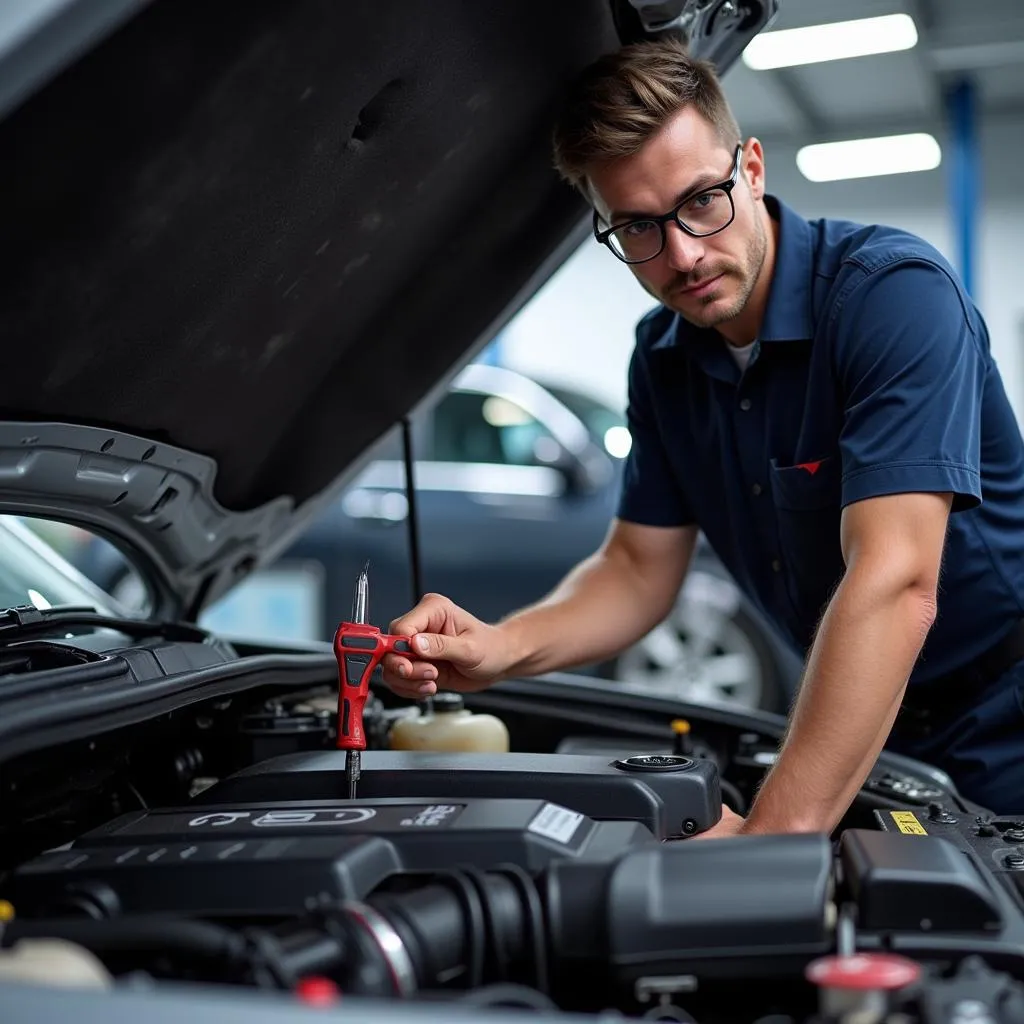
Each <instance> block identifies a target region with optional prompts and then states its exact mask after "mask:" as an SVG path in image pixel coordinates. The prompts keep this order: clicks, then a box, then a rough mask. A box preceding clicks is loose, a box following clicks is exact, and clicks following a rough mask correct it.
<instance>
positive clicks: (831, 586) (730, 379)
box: [385, 42, 1024, 836]
mask: <svg viewBox="0 0 1024 1024" xmlns="http://www.w3.org/2000/svg"><path fill="white" fill-rule="evenodd" d="M554 138H555V158H556V165H557V167H558V169H559V171H560V172H561V174H562V175H563V177H564V178H566V179H567V180H568V181H569V182H571V183H572V184H573V185H574V186H576V187H577V188H578V189H579V190H580V191H581V192H582V193H583V195H584V196H585V197H586V198H587V199H588V201H589V202H590V203H591V205H592V206H593V209H594V232H595V236H596V239H597V240H598V241H599V242H601V243H603V244H604V245H605V246H606V247H607V248H608V249H609V250H610V253H611V254H612V256H611V257H610V258H617V259H619V260H620V261H622V262H624V263H625V264H627V265H628V266H629V268H630V270H632V272H633V274H634V275H635V276H636V278H637V280H638V281H639V282H640V283H641V285H642V286H643V287H644V288H645V289H646V290H647V291H648V292H649V293H650V294H651V295H652V296H653V297H654V298H655V299H657V300H658V302H659V303H660V305H659V306H658V308H656V309H655V310H653V311H652V312H650V313H649V314H648V315H646V316H645V317H644V318H643V319H642V320H641V321H640V323H639V325H638V328H637V333H636V348H635V350H634V352H633V355H632V359H631V363H630V369H629V386H628V424H629V429H630V430H631V432H632V438H633V444H632V449H631V452H630V454H629V457H628V460H627V464H626V467H625V476H624V484H623V492H622V495H621V501H620V505H619V508H618V512H617V518H616V519H615V520H614V522H613V523H612V525H611V528H610V531H609V533H608V536H607V538H606V540H605V542H604V544H603V546H602V547H601V549H600V550H599V551H598V552H596V553H595V554H594V555H593V556H592V557H590V558H589V559H587V560H585V561H584V562H583V563H581V564H580V565H579V566H577V567H576V568H575V569H574V570H573V571H572V572H571V573H570V574H569V575H568V576H567V577H566V579H565V580H564V581H563V582H562V583H561V584H560V585H559V586H558V587H557V588H556V589H555V590H554V592H553V593H551V594H550V595H549V596H548V597H546V598H545V599H544V600H542V601H541V602H539V603H538V604H537V605H535V606H533V607H530V608H528V609H524V610H522V611H520V612H517V613H515V614H513V615H511V616H510V617H508V618H507V619H505V620H503V621H502V622H500V623H499V624H497V625H490V624H486V623H483V622H481V621H479V620H477V619H475V618H474V617H473V616H472V615H471V614H470V613H469V612H467V611H465V610H463V609H461V608H459V607H457V606H455V605H454V604H453V603H452V602H451V601H449V600H448V599H446V598H444V597H442V596H439V595H433V594H432V595H428V596H426V597H425V598H424V599H423V600H422V601H421V602H420V603H419V604H418V605H417V606H416V607H415V608H414V609H413V610H412V611H410V612H409V613H408V614H406V615H404V616H402V617H401V618H399V619H397V620H396V621H395V622H393V623H392V625H391V630H392V632H396V633H401V634H405V635H410V636H412V635H415V639H414V641H413V643H414V647H415V649H416V650H417V651H420V652H422V653H423V657H424V660H416V659H413V660H410V659H409V658H403V657H400V656H390V657H389V660H388V662H387V663H386V666H385V679H386V681H387V682H388V685H390V686H391V687H392V688H393V689H394V690H395V691H396V692H398V693H400V694H402V695H405V696H410V697H422V696H424V695H427V694H429V693H432V692H433V691H434V688H435V686H440V687H442V688H445V689H455V690H473V689H479V688H482V687H485V686H487V685H488V684H490V683H492V682H493V681H495V680H498V679H501V678H505V677H509V676H524V675H535V674H539V673H544V672H548V671H552V670H556V669H563V668H567V667H570V666H576V665H581V664H591V663H595V662H599V661H602V660H605V659H607V658H610V657H612V656H614V655H615V654H616V653H618V652H619V651H621V650H623V649H624V648H626V647H628V646H629V645H631V644H633V643H634V642H636V641H637V640H638V639H640V638H641V637H642V636H643V635H644V634H645V633H647V632H648V631H649V630H650V629H651V628H653V627H654V626H655V625H656V624H657V623H659V622H660V621H662V620H663V619H664V618H665V616H666V615H667V614H668V612H669V610H670V609H671V607H672V604H673V602H674V601H675V600H676V597H677V595H678V593H679V589H680V586H681V584H682V582H683V579H684V575H685V573H686V570H687V566H688V563H689V561H690V558H691V555H692V553H693V550H694V545H695V543H696V541H697V535H698V530H702V531H703V532H704V534H705V535H706V537H707V539H708V541H709V543H710V544H711V546H712V547H713V548H714V550H715V551H716V552H717V553H718V555H719V557H720V558H721V560H722V561H723V563H724V564H725V566H726V567H727V568H728V569H729V570H730V572H731V573H732V574H733V576H734V577H735V579H736V581H737V583H738V584H739V585H740V586H741V587H742V588H743V589H744V590H745V591H746V592H747V593H748V594H749V595H750V596H751V598H752V599H753V600H754V601H755V603H756V604H757V605H758V606H759V607H760V608H761V609H762V610H763V611H764V612H765V613H766V615H767V616H768V617H769V618H770V619H771V620H772V621H773V622H774V623H775V624H776V626H777V627H778V628H779V629H780V630H781V631H782V632H783V633H784V634H785V635H786V636H787V637H788V638H789V639H790V640H791V641H792V642H793V644H794V645H795V646H796V647H797V648H798V649H799V650H801V651H802V652H803V653H804V654H805V668H804V672H803V677H802V679H801V682H800V687H799V691H798V693H797V696H796V699H795V701H794V704H793V707H792V709H791V712H790V718H789V726H788V729H787V732H786V736H785V738H784V740H783V743H782V745H781V747H780V751H779V756H778V758H777V760H776V763H775V765H774V768H773V769H772V770H771V771H770V772H769V773H768V775H767V777H766V778H765V781H764V783H763V785H762V786H761V788H760V790H759V792H758V795H757V797H756V799H755V800H754V802H753V803H752V805H751V808H750V810H749V812H748V814H747V815H746V817H745V818H743V817H740V816H738V815H736V814H733V813H732V812H731V811H728V810H727V809H726V810H724V812H723V818H722V821H721V822H720V823H719V824H718V825H717V826H715V828H714V829H712V830H711V831H710V832H708V833H705V835H710V836H722V835H731V834H740V833H765V832H790V831H825V832H827V831H830V830H831V829H832V828H833V827H834V826H835V825H836V824H837V823H838V822H839V820H840V818H841V817H842V815H843V814H844V812H845V811H846V809H847V808H848V806H849V805H850V803H851V802H852V800H853V798H854V796H855V795H856V793H857V791H858V789H859V788H860V787H861V785H862V784H863V782H864V781H865V779H866V777H867V775H868V772H869V771H870V769H871V767H872V766H873V764H874V762H875V760H876V758H877V756H878V754H879V752H880V750H881V749H882V747H883V745H888V746H889V747H890V749H895V750H897V751H900V752H903V753H906V754H910V755H913V756H916V757H919V758H922V759H923V760H925V761H927V762H930V763H932V764H935V765H937V766H939V767H941V768H943V769H945V770H946V771H947V772H949V773H950V775H951V776H952V777H953V779H954V781H955V782H956V783H957V785H958V786H959V788H960V790H961V792H962V793H963V795H965V796H967V797H969V798H971V799H973V800H976V801H978V802H979V803H981V804H982V805H984V806H986V807H988V808H990V809H992V810H994V811H997V812H1004V813H1005V812H1008V811H1018V810H1021V809H1024V711H1022V696H1024V664H1022V658H1024V625H1022V614H1024V442H1022V438H1021V434H1020V430H1019V428H1018V425H1017V422H1016V419H1015V417H1014V414H1013V412H1012V410H1011V407H1010V405H1009V402H1008V401H1007V398H1006V395H1005V393H1004V390H1003V385H1002V382H1001V380H1000V376H999V372H998V370H997V368H996V365H995V363H994V362H993V359H992V355H991V353H990V350H989V338H988V333H987V329H986V326H985V323H984V321H983V319H982V317H981V315H980V314H979V312H978V310H977V309H976V308H975V306H974V304H973V303H972V301H971V299H970V298H969V296H968V295H967V294H966V293H965V291H964V288H963V286H962V284H961V283H960V281H959V280H958V279H957V276H956V274H955V273H954V271H953V270H952V269H951V268H950V266H949V265H948V264H947V261H946V260H945V259H944V258H943V257H942V256H941V255H940V254H939V253H938V252H937V251H936V250H935V249H934V248H932V246H930V245H928V244H927V243H926V242H924V241H923V240H921V239H919V238H916V237H914V236H912V235H910V234H907V233H906V232H904V231H899V230H895V229H893V228H889V227H883V226H877V225H875V226H860V225H856V224H852V223H847V222H844V221H838V220H812V221H808V220H805V219H803V218H801V217H800V216H798V215H797V214H796V213H795V212H794V211H793V210H791V209H790V208H788V207H787V206H786V205H784V204H783V203H782V202H780V201H779V200H778V199H776V198H775V197H773V196H770V195H767V194H766V192H765V187H766V184H765V155H764V152H763V150H762V146H761V144H760V142H759V141H758V140H757V139H755V138H749V139H747V140H746V141H742V140H741V136H740V131H739V128H738V126H737V124H736V121H735V119H734V117H733V115H732V112H731V111H730V108H729V106H728V103H727V101H726V100H725V98H724V96H723V94H722V91H721V88H720V85H719V83H718V82H717V81H716V78H715V76H714V73H713V71H712V69H711V68H710V66H709V65H705V64H703V63H700V62H698V61H695V60H693V59H691V58H689V57H688V56H687V54H686V52H685V49H684V48H683V47H682V46H681V45H679V44H676V43H669V42H653V43H641V44H637V45H634V46H630V47H626V48H624V49H623V50H621V51H620V52H618V53H617V54H613V55H609V56H607V57H604V58H602V59H601V60H600V61H598V62H597V63H596V64H595V65H594V66H592V67H591V68H590V69H588V70H587V71H586V72H585V73H584V74H583V76H582V77H581V79H580V80H579V82H578V83H577V84H576V85H575V86H574V87H573V90H572V92H571V95H570V96H569V98H568V102H567V104H566V107H565V110H564V111H563V114H562V116H561V119H560V121H559V123H558V125H557V127H556V131H555V137H554ZM883 187H884V184H880V185H879V188H883ZM908 684H909V685H908Z"/></svg>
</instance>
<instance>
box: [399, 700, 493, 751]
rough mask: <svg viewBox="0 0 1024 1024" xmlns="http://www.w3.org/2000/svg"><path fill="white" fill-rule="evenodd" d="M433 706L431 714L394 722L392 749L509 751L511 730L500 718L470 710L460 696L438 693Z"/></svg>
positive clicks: (427, 713) (426, 713)
mask: <svg viewBox="0 0 1024 1024" xmlns="http://www.w3.org/2000/svg"><path fill="white" fill-rule="evenodd" d="M432 703H433V707H432V708H431V709H430V710H429V711H425V712H423V713H422V714H420V715H418V716H415V717H410V718H402V719H399V720H398V721H397V722H395V724H394V725H393V726H392V727H391V749H392V750H447V751H453V750H458V751H473V752H476V753H491V754H500V753H505V752H507V751H508V729H506V728H505V723H504V722H503V721H502V720H501V719H500V718H496V717H495V716H494V715H477V714H474V713H473V712H472V711H469V710H467V709H466V707H465V705H464V703H463V700H462V696H461V695H460V694H458V693H438V694H437V695H436V696H435V697H434V698H433V702H432Z"/></svg>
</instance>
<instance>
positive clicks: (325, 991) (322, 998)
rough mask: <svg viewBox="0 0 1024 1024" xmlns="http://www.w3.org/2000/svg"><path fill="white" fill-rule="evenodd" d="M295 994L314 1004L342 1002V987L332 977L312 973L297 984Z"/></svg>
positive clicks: (323, 1004) (328, 1004) (326, 1004)
mask: <svg viewBox="0 0 1024 1024" xmlns="http://www.w3.org/2000/svg"><path fill="white" fill-rule="evenodd" d="M295 995H296V996H298V997H299V999H301V1000H302V1001H303V1002H304V1003H310V1004H311V1005H313V1006H330V1005H332V1004H334V1003H340V1002H341V989H340V988H338V986H337V985H335V984H334V982H333V981H331V979H330V978H322V977H320V976H319V975H315V974H313V975H310V976H309V977H308V978H302V979H301V980H300V981H299V983H298V984H297V985H296V986H295Z"/></svg>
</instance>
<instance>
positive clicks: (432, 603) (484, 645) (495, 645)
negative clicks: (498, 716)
mask: <svg viewBox="0 0 1024 1024" xmlns="http://www.w3.org/2000/svg"><path fill="white" fill-rule="evenodd" d="M388 632H389V633H392V634H393V635H395V636H407V637H409V638H410V644H411V646H412V649H413V651H414V652H415V653H414V655H413V656H411V657H405V656H403V655H401V654H388V655H386V656H385V657H384V660H383V663H382V667H383V670H384V682H385V683H386V684H387V685H388V686H389V687H390V688H391V689H392V690H394V692H395V693H397V694H398V695H399V696H400V697H407V698H409V699H411V700H422V699H423V698H425V697H430V696H432V695H433V694H434V693H436V692H437V691H438V690H439V689H441V690H462V691H468V690H482V689H484V688H485V687H487V686H489V685H490V684H491V683H493V682H495V681H496V680H497V679H498V678H499V676H500V674H501V672H502V671H504V670H505V669H506V668H507V666H508V664H509V662H510V660H511V659H509V658H508V657H507V656H506V652H505V647H506V638H505V635H504V634H503V632H502V630H501V629H500V628H498V627H497V626H489V625H487V623H485V622H481V621H480V620H479V619H477V618H474V617H473V616H472V615H470V614H469V612H467V611H465V610H464V609H462V608H460V607H459V606H458V605H457V604H454V603H453V602H451V601H449V600H448V598H447V597H442V596H441V595H440V594H427V595H426V596H425V597H424V598H423V599H422V600H421V601H420V603H419V604H418V605H416V607H415V608H413V609H412V611H410V612H408V613H407V614H405V615H403V616H402V617H401V618H399V619H395V620H394V621H393V622H392V623H391V625H390V626H389V627H388Z"/></svg>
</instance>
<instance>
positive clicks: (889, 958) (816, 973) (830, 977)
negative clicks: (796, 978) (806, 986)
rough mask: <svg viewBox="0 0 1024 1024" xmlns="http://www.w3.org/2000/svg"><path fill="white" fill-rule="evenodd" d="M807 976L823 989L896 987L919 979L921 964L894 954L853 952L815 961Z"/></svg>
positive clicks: (811, 964) (890, 988) (887, 988)
mask: <svg viewBox="0 0 1024 1024" xmlns="http://www.w3.org/2000/svg"><path fill="white" fill-rule="evenodd" d="M804 976H805V977H806V978H807V980H808V981H810V982H813V983H814V984H815V985H820V986H822V988H838V989H858V990H864V989H883V990H893V989H898V988H904V987H905V986H907V985H910V984H911V983H912V982H915V981H917V979H918V978H920V977H921V965H920V964H919V963H917V962H916V961H914V960H908V959H907V958H906V957H904V956H895V955H893V954H891V953H854V954H853V955H852V956H823V957H821V958H820V959H818V960H814V961H812V962H811V963H809V964H808V965H807V969H806V970H805V971H804Z"/></svg>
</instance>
